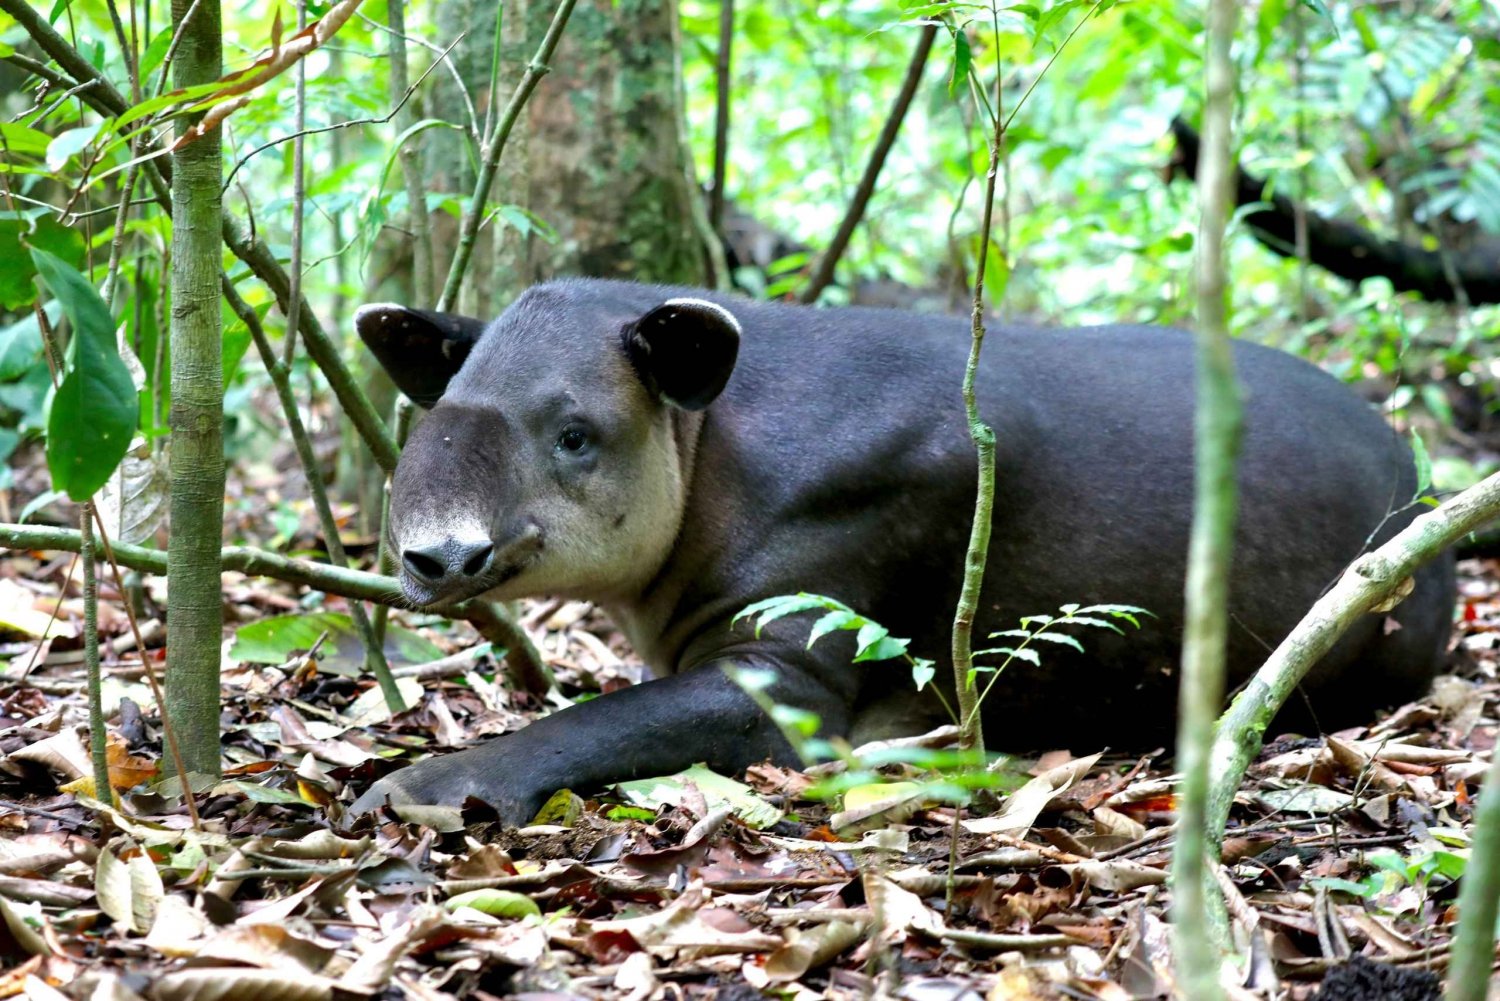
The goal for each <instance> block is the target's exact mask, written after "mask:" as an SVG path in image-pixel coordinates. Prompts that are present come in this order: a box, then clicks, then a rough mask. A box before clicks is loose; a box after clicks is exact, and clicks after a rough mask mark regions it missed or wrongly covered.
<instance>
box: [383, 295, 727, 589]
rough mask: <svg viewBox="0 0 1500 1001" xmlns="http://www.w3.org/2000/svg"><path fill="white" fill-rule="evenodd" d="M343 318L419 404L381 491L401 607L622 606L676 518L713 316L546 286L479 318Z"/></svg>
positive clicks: (721, 370) (387, 312)
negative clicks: (541, 601) (561, 602)
mask: <svg viewBox="0 0 1500 1001" xmlns="http://www.w3.org/2000/svg"><path fill="white" fill-rule="evenodd" d="M355 323H356V325H357V327H358V329H359V334H360V336H361V337H362V338H363V339H364V341H365V343H366V344H367V345H369V346H370V348H371V350H372V351H373V352H374V353H375V356H376V357H377V358H378V359H379V361H380V363H381V364H382V365H383V366H384V367H385V369H386V371H388V372H389V373H390V374H391V377H392V378H393V379H394V380H395V382H396V385H397V386H398V387H400V388H401V389H402V391H403V392H405V393H406V394H407V395H408V396H410V397H411V398H412V399H413V400H415V401H416V402H417V403H418V404H421V405H422V406H424V407H430V408H431V410H430V411H429V412H428V413H427V414H426V415H425V416H424V417H423V418H422V419H421V421H420V423H419V424H418V425H417V427H416V430H415V431H414V432H413V433H412V436H411V439H410V441H408V443H407V445H406V448H405V450H404V451H403V452H402V455H401V461H400V463H399V464H398V465H397V467H396V475H395V479H394V481H393V484H392V492H391V517H390V529H389V530H390V539H389V541H390V543H391V544H392V547H393V551H394V552H395V553H396V554H397V556H398V558H399V560H400V565H401V583H402V587H403V588H404V589H405V591H406V594H407V596H408V597H409V598H411V599H412V601H414V602H416V603H417V604H419V605H433V604H445V603H448V602H451V601H457V600H460V599H462V598H467V597H470V596H473V595H477V594H482V593H486V592H488V594H489V596H490V597H492V598H505V599H508V598H515V597H520V596H523V595H536V594H563V595H580V596H588V597H593V598H597V599H601V600H610V599H615V600H628V599H629V597H630V596H632V595H633V594H634V593H635V592H637V591H639V589H640V588H641V587H642V586H644V585H645V584H646V583H647V582H648V581H649V580H650V579H651V578H652V577H653V576H654V575H655V573H656V572H657V570H658V569H659V568H660V566H661V564H662V562H663V561H664V560H665V559H666V557H667V555H668V554H669V552H670V551H671V548H672V545H673V543H674V541H675V539H676V536H677V532H678V529H679V526H680V524H681V521H682V512H683V507H684V503H685V499H686V490H687V488H686V484H685V483H684V469H683V455H684V440H683V435H684V434H685V433H686V432H685V428H686V427H687V426H688V425H689V424H690V423H691V421H690V420H688V419H686V418H685V415H686V414H689V413H691V412H693V411H697V410H702V409H703V408H704V407H707V406H708V405H709V404H710V403H711V402H713V400H714V399H715V398H716V397H717V396H718V395H719V393H720V391H721V390H722V389H723V388H724V385H725V383H726V382H727V381H728V380H729V375H730V372H731V371H732V369H733V368H734V362H735V357H736V355H737V353H738V351H739V324H738V323H737V322H736V321H735V319H734V317H733V315H731V313H730V312H729V311H728V310H727V309H725V308H724V307H722V306H719V305H715V304H714V303H711V302H707V301H705V300H702V299H689V298H668V297H667V296H666V294H664V293H654V292H653V291H652V290H651V289H649V288H647V287H644V286H628V285H612V284H603V283H588V282H576V283H574V282H558V283H554V284H550V285H544V286H539V287H537V288H533V289H531V290H530V291H528V292H527V293H526V294H524V295H523V296H521V298H519V299H518V300H516V302H515V303H514V304H513V305H512V306H511V307H510V308H509V309H507V310H506V311H505V313H504V314H503V315H502V316H501V317H500V318H499V319H498V320H496V321H494V322H493V323H490V324H485V323H482V322H480V321H477V320H469V319H466V318H463V317H457V316H452V315H448V314H441V313H431V312H426V311H422V310H413V309H406V308H404V307H401V306H391V305H373V306H365V307H363V308H362V309H360V310H359V312H358V314H357V315H356V320H355Z"/></svg>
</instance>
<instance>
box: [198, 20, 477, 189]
mask: <svg viewBox="0 0 1500 1001" xmlns="http://www.w3.org/2000/svg"><path fill="white" fill-rule="evenodd" d="M457 44H458V43H457V42H454V43H453V45H457ZM452 47H453V46H451V45H450V46H449V47H448V48H449V49H451V48H452ZM444 51H445V52H446V51H447V50H446V49H445V50H444ZM436 65H437V64H436V63H434V64H433V66H429V67H427V69H426V70H424V71H423V72H422V75H421V76H420V77H418V78H417V82H416V83H414V84H412V85H411V86H410V87H407V88H406V92H405V93H403V94H402V95H401V100H400V101H398V102H397V103H396V106H395V107H394V108H392V109H391V110H390V112H389V113H387V114H384V115H381V116H380V117H379V118H351V119H349V120H348V121H343V122H334V123H333V124H331V125H319V126H317V127H316V128H311V129H303V130H301V131H300V132H290V133H288V134H287V135H284V136H278V137H277V138H275V139H272V140H271V141H270V142H265V143H261V144H260V145H259V146H257V147H255V148H254V149H252V150H251V151H250V152H248V153H246V154H245V155H244V156H242V157H240V158H239V159H238V160H237V161H235V164H234V166H233V167H231V168H230V169H229V174H228V175H227V176H226V177H225V178H224V190H226V191H227V190H229V185H231V184H233V183H234V178H235V175H236V174H238V173H239V172H240V168H241V167H243V166H244V165H245V164H247V163H249V162H250V161H251V160H253V159H255V157H257V156H259V155H260V154H262V153H264V152H265V151H266V150H268V149H274V148H275V147H277V146H280V145H281V144H282V143H284V142H288V141H290V140H293V139H297V138H299V137H301V136H316V135H321V134H322V133H324V132H333V131H335V130H337V129H349V128H353V127H355V126H356V125H384V124H385V123H387V122H389V121H390V120H391V119H393V118H395V117H396V115H397V114H398V113H399V112H400V111H401V109H402V108H403V107H404V106H405V105H406V102H407V101H409V100H410V99H411V96H412V95H413V94H415V93H416V92H417V88H418V87H420V86H422V81H423V80H426V79H427V77H428V74H430V73H431V72H432V71H433V68H434V66H436Z"/></svg>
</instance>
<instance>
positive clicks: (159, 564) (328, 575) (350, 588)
mask: <svg viewBox="0 0 1500 1001" xmlns="http://www.w3.org/2000/svg"><path fill="white" fill-rule="evenodd" d="M0 547H3V548H8V549H43V550H52V551H55V552H61V553H76V552H78V551H79V549H80V547H81V541H80V538H79V534H78V532H76V531H73V530H71V529H66V528H49V527H44V526H39V525H15V524H8V523H0ZM114 550H115V558H116V559H118V560H119V562H120V564H121V565H122V566H126V567H129V568H130V569H132V570H139V571H141V572H142V573H150V574H156V575H158V576H161V575H164V574H165V573H166V572H167V554H166V553H164V552H162V551H161V550H159V549H147V548H146V547H144V546H135V545H126V544H125V543H116V544H115V547H114ZM220 559H221V561H222V563H223V565H224V569H225V570H232V571H235V572H237V573H244V574H250V575H252V576H259V577H274V578H276V579H277V580H282V581H286V582H287V583H289V584H302V585H304V586H306V587H311V588H315V589H317V590H319V591H326V592H328V593H329V594H337V595H340V596H342V597H345V598H360V599H363V600H365V601H378V602H382V603H384V604H387V605H394V606H396V607H398V608H405V607H407V606H408V605H409V604H410V603H409V602H408V601H407V600H406V598H405V596H404V595H403V594H402V593H401V586H400V584H398V583H397V582H396V581H395V580H393V579H391V578H390V577H382V576H380V575H379V574H373V573H366V572H365V571H363V570H346V569H342V568H340V567H335V566H330V565H329V564H326V563H314V562H312V561H311V560H299V559H293V558H291V557H288V556H282V555H280V554H278V553H273V552H269V551H267V550H264V549H256V548H253V547H250V546H226V547H225V548H224V549H223V550H221V551H220Z"/></svg>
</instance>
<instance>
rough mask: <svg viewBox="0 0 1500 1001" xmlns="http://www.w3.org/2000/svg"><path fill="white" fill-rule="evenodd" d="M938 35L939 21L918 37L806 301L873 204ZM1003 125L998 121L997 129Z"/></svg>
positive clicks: (828, 277)
mask: <svg viewBox="0 0 1500 1001" xmlns="http://www.w3.org/2000/svg"><path fill="white" fill-rule="evenodd" d="M936 37H937V25H935V24H929V25H927V26H926V27H924V28H923V29H922V31H921V33H920V34H919V35H918V36H917V47H916V48H915V49H914V50H913V51H912V54H911V61H910V62H908V63H907V64H906V77H905V79H903V80H902V81H901V89H900V91H898V92H897V94H896V100H895V102H894V103H893V104H892V105H891V113H890V114H889V115H887V116H886V119H885V124H884V125H883V126H881V129H880V137H879V138H878V139H876V141H875V148H874V149H872V150H871V151H870V159H869V160H868V161H866V163H865V172H864V173H863V174H862V175H861V176H860V179H859V184H858V185H856V186H855V189H854V197H853V198H851V199H849V208H848V209H847V210H845V212H844V218H843V220H842V221H840V223H839V228H838V230H837V232H835V233H834V235H833V239H832V240H831V241H830V242H829V244H828V249H827V250H825V251H823V253H822V254H821V255H820V256H819V257H818V265H817V268H816V269H814V271H813V275H812V278H810V279H809V280H808V283H807V287H806V288H804V289H803V290H802V294H801V295H800V296H798V298H799V299H801V301H802V302H805V303H810V302H817V301H818V296H820V295H822V294H823V290H824V289H825V288H827V287H828V285H829V283H830V282H832V281H833V272H834V269H835V268H836V267H837V266H838V263H839V258H841V257H843V256H844V251H845V250H847V249H848V247H849V241H850V240H852V239H853V238H854V231H855V229H857V228H858V227H859V224H860V221H861V220H862V219H864V217H865V209H866V208H868V207H869V204H870V196H871V195H873V194H874V193H875V182H876V181H878V180H879V179H880V171H881V168H883V167H884V166H885V160H886V157H887V156H889V155H890V152H891V147H892V146H894V145H895V144H896V136H897V135H899V134H900V133H901V123H902V122H903V121H905V120H906V111H907V109H908V108H910V107H911V101H912V98H913V97H914V96H915V95H916V93H917V87H918V86H919V85H920V84H921V82H922V71H923V70H924V69H926V68H927V56H928V55H929V54H930V53H931V52H932V41H933V39H934V38H936ZM1002 127H1003V126H1001V125H999V124H997V125H996V130H997V132H998V131H999V130H1000V129H1001V128H1002Z"/></svg>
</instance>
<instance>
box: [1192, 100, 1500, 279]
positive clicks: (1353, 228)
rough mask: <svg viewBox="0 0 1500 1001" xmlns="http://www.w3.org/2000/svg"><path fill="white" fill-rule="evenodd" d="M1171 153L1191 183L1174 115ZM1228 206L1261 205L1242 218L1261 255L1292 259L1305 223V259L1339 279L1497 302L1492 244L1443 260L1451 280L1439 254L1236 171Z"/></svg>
mask: <svg viewBox="0 0 1500 1001" xmlns="http://www.w3.org/2000/svg"><path fill="white" fill-rule="evenodd" d="M1172 136H1173V138H1174V139H1176V141H1177V151H1176V154H1175V155H1174V157H1173V160H1172V166H1171V169H1172V172H1173V173H1174V174H1177V173H1180V174H1183V175H1184V176H1186V177H1187V178H1189V179H1190V180H1196V179H1197V175H1198V147H1199V140H1198V133H1197V132H1196V131H1194V130H1193V127H1192V126H1190V125H1188V124H1187V123H1186V122H1184V121H1183V120H1182V119H1181V118H1176V119H1173V121H1172ZM1235 204H1236V205H1238V206H1241V207H1244V206H1247V205H1261V206H1263V207H1261V208H1257V209H1254V210H1253V211H1250V212H1248V213H1247V214H1246V215H1245V223H1246V224H1247V225H1248V226H1249V227H1250V229H1251V231H1252V232H1253V233H1254V234H1255V238H1256V239H1257V240H1259V241H1260V242H1261V244H1262V245H1263V246H1265V247H1266V249H1267V250H1270V251H1271V252H1272V253H1275V254H1279V255H1281V256H1282V257H1295V256H1296V255H1297V250H1296V247H1297V218H1298V215H1299V214H1301V215H1303V216H1305V218H1306V226H1307V248H1308V259H1309V260H1310V261H1312V263H1314V264H1316V265H1317V266H1318V267H1320V268H1323V269H1324V270H1326V271H1330V272H1332V273H1333V274H1336V275H1338V276H1339V277H1340V278H1347V279H1348V280H1349V281H1353V282H1358V281H1363V280H1364V279H1366V278H1387V279H1389V280H1390V282H1391V285H1392V286H1393V287H1394V288H1395V289H1396V291H1398V292H1416V293H1417V294H1418V295H1420V296H1421V297H1422V298H1424V299H1428V300H1430V301H1432V302H1457V301H1459V296H1460V294H1461V293H1460V291H1459V289H1462V291H1463V292H1465V293H1467V294H1468V300H1469V302H1470V303H1471V304H1479V303H1492V302H1500V246H1497V242H1496V241H1495V240H1493V239H1487V240H1483V241H1481V242H1480V243H1479V244H1478V245H1476V246H1474V247H1471V248H1470V249H1468V250H1466V251H1461V252H1456V253H1452V254H1450V255H1449V257H1450V258H1451V262H1450V263H1451V264H1452V271H1453V275H1454V277H1455V278H1456V279H1457V286H1458V288H1455V285H1454V282H1452V281H1449V279H1448V277H1447V275H1446V274H1445V273H1444V266H1443V255H1442V254H1441V253H1439V252H1438V251H1436V250H1424V249H1423V248H1421V247H1415V246H1412V245H1411V244H1408V243H1402V242H1401V241H1399V240H1388V239H1386V238H1384V237H1381V236H1377V235H1375V234H1374V233H1371V232H1370V231H1369V230H1367V229H1365V228H1364V227H1363V226H1358V225H1355V224H1354V223H1350V222H1344V221H1342V220H1339V219H1329V218H1327V217H1326V216H1322V215H1319V214H1318V213H1316V212H1312V211H1309V210H1307V209H1306V208H1305V207H1300V206H1298V204H1297V203H1295V202H1293V201H1292V199H1290V198H1288V197H1287V196H1286V195H1282V194H1272V195H1270V196H1269V197H1267V194H1266V182H1265V181H1264V180H1263V179H1261V178H1258V177H1256V176H1254V175H1253V174H1248V173H1246V172H1245V171H1244V170H1243V169H1241V170H1239V172H1238V174H1237V177H1236V180H1235Z"/></svg>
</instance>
